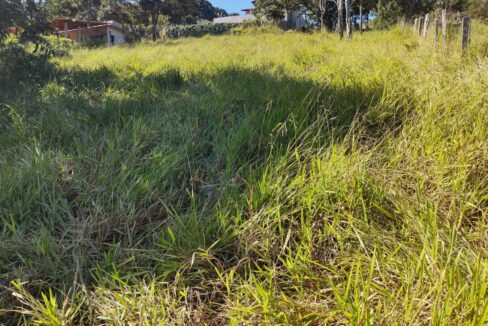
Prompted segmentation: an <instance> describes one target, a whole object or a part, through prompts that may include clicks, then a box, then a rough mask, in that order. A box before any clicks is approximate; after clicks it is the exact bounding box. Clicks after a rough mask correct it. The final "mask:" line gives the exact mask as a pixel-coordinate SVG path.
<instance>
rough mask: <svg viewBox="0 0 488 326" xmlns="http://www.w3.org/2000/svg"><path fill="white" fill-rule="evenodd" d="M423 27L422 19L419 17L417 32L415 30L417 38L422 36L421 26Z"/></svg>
mask: <svg viewBox="0 0 488 326" xmlns="http://www.w3.org/2000/svg"><path fill="white" fill-rule="evenodd" d="M423 25H424V17H420V18H419V25H418V26H417V28H418V30H417V33H418V34H419V36H421V35H422V26H423Z"/></svg>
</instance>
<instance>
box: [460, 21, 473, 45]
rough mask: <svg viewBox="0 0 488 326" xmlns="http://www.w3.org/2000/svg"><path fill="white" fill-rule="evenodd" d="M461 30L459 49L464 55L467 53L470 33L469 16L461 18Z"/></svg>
mask: <svg viewBox="0 0 488 326" xmlns="http://www.w3.org/2000/svg"><path fill="white" fill-rule="evenodd" d="M461 28H462V39H461V48H462V51H463V54H466V53H467V52H468V46H469V36H470V32H471V18H469V16H466V17H464V18H463V20H462V24H461Z"/></svg>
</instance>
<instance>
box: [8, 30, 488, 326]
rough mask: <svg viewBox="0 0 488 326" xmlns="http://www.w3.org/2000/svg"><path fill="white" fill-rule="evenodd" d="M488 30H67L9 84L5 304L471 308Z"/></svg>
mask: <svg viewBox="0 0 488 326" xmlns="http://www.w3.org/2000/svg"><path fill="white" fill-rule="evenodd" d="M487 32H488V28H487V27H486V26H485V25H482V24H476V25H475V28H474V32H473V33H474V34H473V44H472V48H471V51H470V54H469V56H468V57H464V58H461V55H460V53H459V52H458V51H457V50H455V49H449V50H443V49H442V48H440V47H438V48H437V49H436V50H434V49H433V46H432V44H431V42H430V41H424V40H419V39H417V38H416V37H415V36H414V35H412V33H411V32H410V31H408V30H405V31H402V30H400V29H394V30H392V31H387V32H369V33H365V34H364V35H363V36H360V35H357V36H355V38H354V40H353V41H350V42H347V41H343V42H339V41H338V40H337V39H336V37H335V35H329V34H320V33H319V34H312V35H304V34H298V33H279V32H277V31H271V32H266V31H264V30H259V31H255V32H254V33H242V35H239V36H221V37H204V38H201V39H184V40H178V41H169V42H166V43H164V44H160V45H153V44H140V45H136V46H127V47H114V48H107V49H98V50H83V49H78V50H75V51H74V52H72V54H71V55H70V56H69V57H66V58H63V59H59V60H58V61H57V62H55V63H54V64H55V66H56V67H57V71H56V72H54V73H53V74H52V78H51V79H49V80H47V81H46V82H45V83H41V84H40V85H36V86H34V87H29V86H28V85H25V86H23V87H19V88H18V89H11V90H9V91H4V92H3V93H1V94H0V98H1V102H2V103H3V104H2V111H1V112H0V123H1V124H0V130H1V133H0V188H1V189H2V191H1V192H0V219H1V220H2V223H1V229H0V232H1V233H0V239H1V241H0V307H2V308H1V310H0V316H1V317H0V318H3V320H5V321H6V322H17V323H27V324H36V323H37V324H44V325H68V324H107V325H122V324H133V325H142V324H146V325H155V324H222V323H228V324H231V325H238V324H295V325H301V324H309V325H319V324H360V325H364V324H374V325H376V324H381V325H397V324H420V325H424V324H435V325H459V324H463V325H482V324H485V323H487V322H488V292H487V291H488V259H487V252H488V251H487V250H488V240H487V239H488V237H487V236H488V233H487V232H488V223H487V214H488V160H487V157H488V142H487V139H488V92H487V89H488V75H487V74H486V69H487V68H488V59H487V57H486V53H487V52H486V49H485V47H486V45H487V44H486V40H484V38H483V35H486V33H487ZM483 42H485V43H483Z"/></svg>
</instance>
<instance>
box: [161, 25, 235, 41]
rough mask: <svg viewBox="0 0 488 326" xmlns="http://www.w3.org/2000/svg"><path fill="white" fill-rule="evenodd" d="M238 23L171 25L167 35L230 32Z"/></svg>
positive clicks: (199, 34)
mask: <svg viewBox="0 0 488 326" xmlns="http://www.w3.org/2000/svg"><path fill="white" fill-rule="evenodd" d="M239 25H240V24H236V23H219V24H213V23H205V24H195V25H183V26H171V27H169V28H168V29H167V31H166V36H167V37H169V38H179V37H197V36H203V35H207V34H211V35H221V34H225V33H227V32H229V31H230V30H231V29H233V28H235V27H237V26H239Z"/></svg>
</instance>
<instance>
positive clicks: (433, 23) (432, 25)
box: [400, 9, 471, 55]
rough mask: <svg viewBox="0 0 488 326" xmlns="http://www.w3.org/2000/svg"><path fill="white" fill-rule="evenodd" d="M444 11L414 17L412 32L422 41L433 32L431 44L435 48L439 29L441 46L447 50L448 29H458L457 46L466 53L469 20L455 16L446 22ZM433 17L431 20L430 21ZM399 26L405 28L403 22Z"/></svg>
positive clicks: (467, 17) (469, 30)
mask: <svg viewBox="0 0 488 326" xmlns="http://www.w3.org/2000/svg"><path fill="white" fill-rule="evenodd" d="M447 16H448V15H447V12H446V10H444V9H443V10H441V12H440V13H438V14H425V16H421V17H416V18H414V20H413V25H412V32H413V33H415V34H418V36H419V37H420V38H423V39H424V40H427V39H428V36H429V33H430V31H431V30H432V31H433V43H434V47H437V45H438V43H439V29H441V30H442V32H441V36H442V45H443V47H444V48H447V46H448V44H449V40H448V30H449V27H451V28H456V27H458V28H459V29H460V41H459V43H458V44H459V46H460V47H461V51H462V53H463V55H464V54H466V53H467V52H468V48H469V43H470V37H471V18H470V17H469V16H464V17H461V16H460V15H459V14H455V15H453V16H452V17H451V19H450V20H448V17H447ZM431 17H433V19H431ZM449 21H450V24H449ZM400 26H402V28H404V27H405V20H404V19H402V20H401V21H400Z"/></svg>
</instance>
